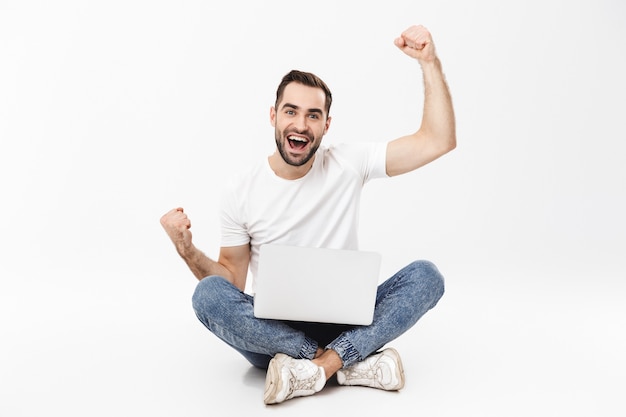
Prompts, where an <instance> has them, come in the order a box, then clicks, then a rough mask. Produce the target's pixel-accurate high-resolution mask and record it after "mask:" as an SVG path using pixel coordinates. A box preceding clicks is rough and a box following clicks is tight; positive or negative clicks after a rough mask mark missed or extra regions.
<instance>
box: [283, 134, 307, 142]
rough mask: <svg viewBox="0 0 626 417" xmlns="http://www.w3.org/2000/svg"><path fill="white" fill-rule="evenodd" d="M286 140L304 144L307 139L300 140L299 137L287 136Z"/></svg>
mask: <svg viewBox="0 0 626 417" xmlns="http://www.w3.org/2000/svg"><path fill="white" fill-rule="evenodd" d="M287 139H289V140H294V141H296V142H305V143H306V142H308V140H307V139H305V138H301V137H299V136H289V137H288V138H287Z"/></svg>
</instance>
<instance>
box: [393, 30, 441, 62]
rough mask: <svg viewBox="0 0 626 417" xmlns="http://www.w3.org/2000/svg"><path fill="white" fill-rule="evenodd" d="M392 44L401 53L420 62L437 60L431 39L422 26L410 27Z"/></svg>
mask: <svg viewBox="0 0 626 417" xmlns="http://www.w3.org/2000/svg"><path fill="white" fill-rule="evenodd" d="M394 43H395V45H396V46H397V47H398V48H400V50H402V52H404V53H405V54H407V55H408V56H410V57H412V58H415V59H417V60H418V61H420V62H433V61H434V60H435V59H436V58H437V55H436V54H435V44H434V43H433V38H432V36H431V35H430V32H429V31H428V29H426V28H425V27H424V26H421V25H418V26H411V27H410V28H408V29H407V30H405V31H404V32H402V34H401V35H400V36H399V37H398V38H396V40H395V41H394Z"/></svg>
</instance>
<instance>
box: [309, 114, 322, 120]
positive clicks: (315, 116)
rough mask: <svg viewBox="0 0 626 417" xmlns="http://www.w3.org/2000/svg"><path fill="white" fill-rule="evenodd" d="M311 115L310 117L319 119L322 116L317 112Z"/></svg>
mask: <svg viewBox="0 0 626 417" xmlns="http://www.w3.org/2000/svg"><path fill="white" fill-rule="evenodd" d="M309 117H310V118H311V119H319V118H320V116H319V115H318V114H317V113H312V114H309Z"/></svg>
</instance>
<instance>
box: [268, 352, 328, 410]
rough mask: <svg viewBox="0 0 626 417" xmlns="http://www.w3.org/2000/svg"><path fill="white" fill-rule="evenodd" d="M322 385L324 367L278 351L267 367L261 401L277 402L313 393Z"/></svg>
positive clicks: (324, 380) (324, 374) (324, 382)
mask: <svg viewBox="0 0 626 417" xmlns="http://www.w3.org/2000/svg"><path fill="white" fill-rule="evenodd" d="M324 385H326V373H325V372H324V368H322V367H321V366H317V365H316V364H314V363H313V362H312V361H310V360H308V359H294V358H292V357H290V356H287V355H285V354H283V353H279V354H277V355H276V356H274V358H273V359H272V360H271V361H270V364H269V367H268V368H267V376H266V378H265V394H264V396H263V402H265V404H278V403H281V402H283V401H285V400H288V399H290V398H294V397H303V396H306V395H313V394H315V393H316V392H319V391H320V390H321V389H322V388H324Z"/></svg>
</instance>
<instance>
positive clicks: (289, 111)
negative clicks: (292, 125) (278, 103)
mask: <svg viewBox="0 0 626 417" xmlns="http://www.w3.org/2000/svg"><path fill="white" fill-rule="evenodd" d="M285 114H288V115H290V116H293V115H294V114H296V112H295V111H293V110H285Z"/></svg>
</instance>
